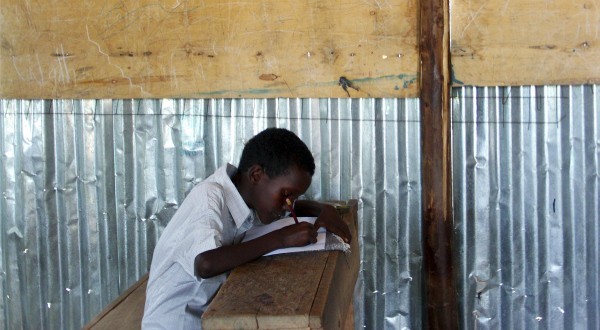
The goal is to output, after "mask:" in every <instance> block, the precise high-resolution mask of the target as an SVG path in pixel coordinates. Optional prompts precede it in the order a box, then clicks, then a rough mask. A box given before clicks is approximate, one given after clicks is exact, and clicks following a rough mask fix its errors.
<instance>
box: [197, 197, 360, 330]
mask: <svg viewBox="0 0 600 330" xmlns="http://www.w3.org/2000/svg"><path fill="white" fill-rule="evenodd" d="M356 214H357V201H355V200H353V201H352V204H351V209H350V212H348V213H346V214H345V215H344V216H343V218H344V220H346V221H347V223H348V224H349V225H350V230H351V232H352V234H353V237H354V239H353V241H352V244H351V245H352V247H351V249H352V250H351V251H353V252H352V253H349V254H344V253H343V252H339V251H331V252H328V251H322V252H304V253H292V254H281V255H275V256H269V257H262V258H260V259H258V260H255V261H253V262H251V263H248V264H245V265H242V266H240V267H237V268H235V269H234V270H233V271H232V272H231V274H230V276H229V277H228V278H227V281H226V282H225V284H223V286H222V287H221V289H220V290H219V292H218V293H217V295H216V296H215V298H214V299H213V301H212V302H211V303H210V305H209V307H208V309H207V310H206V312H205V313H204V315H203V316H202V327H203V329H240V328H245V329H341V328H343V327H352V325H351V324H349V322H347V320H348V319H349V318H350V317H349V316H348V314H347V313H348V311H349V310H350V311H351V310H352V309H350V308H349V306H351V305H352V296H353V293H354V291H353V290H354V284H355V282H356V278H357V276H358V268H359V258H360V256H359V255H360V252H359V246H358V237H357V231H356V228H357V227H356Z"/></svg>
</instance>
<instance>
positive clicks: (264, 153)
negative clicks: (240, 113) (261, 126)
mask: <svg viewBox="0 0 600 330" xmlns="http://www.w3.org/2000/svg"><path fill="white" fill-rule="evenodd" d="M252 165H260V166H261V167H262V168H263V170H264V171H265V173H266V174H267V175H268V176H269V177H271V178H275V177H277V176H280V175H282V174H286V173H287V172H289V169H290V167H292V166H294V165H295V166H297V167H298V168H299V169H301V170H304V171H306V172H308V173H310V175H311V176H312V175H313V174H315V159H314V158H313V156H312V153H311V152H310V150H309V149H308V147H307V146H306V144H304V142H302V140H300V138H298V136H296V134H294V133H293V132H291V131H288V130H287V129H284V128H275V127H272V128H267V129H266V130H264V131H262V132H260V133H258V134H257V135H255V136H254V137H253V138H251V139H250V140H249V141H248V143H246V145H245V146H244V150H243V151H242V157H241V158H240V164H239V166H238V169H239V170H240V172H246V171H247V170H248V169H249V168H250V167H251V166H252Z"/></svg>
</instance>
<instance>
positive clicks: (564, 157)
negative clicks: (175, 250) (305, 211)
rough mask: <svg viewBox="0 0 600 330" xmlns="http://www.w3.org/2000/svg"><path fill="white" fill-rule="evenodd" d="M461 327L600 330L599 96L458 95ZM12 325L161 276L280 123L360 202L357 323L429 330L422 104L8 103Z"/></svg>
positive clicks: (5, 286)
mask: <svg viewBox="0 0 600 330" xmlns="http://www.w3.org/2000/svg"><path fill="white" fill-rule="evenodd" d="M452 100H453V118H452V127H453V133H452V134H453V168H454V176H453V180H454V183H453V184H454V205H455V211H454V214H455V222H456V229H457V230H456V234H457V237H456V246H457V251H458V252H457V257H458V259H457V262H458V265H457V266H458V267H457V268H458V274H457V275H458V281H459V286H458V288H459V290H460V292H459V294H460V308H461V313H460V315H461V323H462V325H463V327H464V328H469V329H471V328H485V329H488V328H490V329H495V328H515V329H525V328H527V329H529V328H553V329H554V328H556V329H562V328H565V329H571V328H585V329H599V328H600V285H599V284H598V283H600V275H599V273H600V272H599V266H598V264H599V263H600V205H599V204H600V198H599V197H600V196H599V195H600V182H599V180H600V179H599V177H600V174H599V173H600V115H599V112H600V88H599V87H598V86H565V87H558V86H546V87H520V88H514V87H513V88H509V87H506V88H471V87H465V88H457V89H454V90H453V99H452ZM0 111H1V114H2V116H1V117H0V137H1V139H2V140H0V151H1V155H2V158H1V159H2V169H1V171H2V172H1V173H0V174H1V175H0V191H2V199H0V217H1V220H2V221H1V223H0V226H1V228H0V229H1V232H0V252H1V255H2V259H1V260H0V271H1V273H0V276H1V280H2V285H1V286H0V294H1V296H2V299H1V300H0V303H1V304H0V310H1V313H0V317H1V322H0V326H1V327H4V328H6V329H14V328H28V329H37V328H48V329H59V328H60V329H62V328H65V329H74V328H79V327H80V326H81V325H82V324H83V323H85V322H86V321H87V320H89V319H91V318H92V317H93V316H94V315H95V314H96V313H98V312H99V311H100V310H101V308H102V307H103V306H105V305H106V304H108V303H109V302H110V301H111V300H112V299H114V298H115V297H116V296H118V294H119V293H121V292H123V291H124V290H125V289H126V288H127V287H128V286H130V285H131V284H133V283H134V282H135V281H136V280H137V279H138V278H139V277H140V276H141V275H142V274H144V273H145V272H146V271H147V269H148V266H149V261H150V255H151V251H152V248H153V247H154V244H155V242H156V239H157V237H158V236H159V235H160V231H161V229H162V228H163V227H164V225H165V224H166V223H167V222H168V220H169V219H170V216H171V215H172V214H173V212H174V211H175V209H176V207H177V205H179V203H180V202H181V200H182V199H183V198H184V196H185V194H186V193H187V192H188V191H189V190H190V189H191V187H192V186H193V185H194V184H195V183H197V182H198V181H199V180H201V179H202V178H204V177H205V176H207V175H208V174H210V173H212V171H214V170H215V169H216V168H217V167H218V166H219V165H221V164H222V163H224V162H233V163H236V162H237V159H238V157H239V155H240V152H241V149H242V145H243V142H244V141H245V140H246V139H248V138H249V137H250V136H252V135H253V134H255V133H256V132H258V131H260V130H262V129H263V128H265V127H268V126H281V127H287V128H290V129H292V130H294V131H296V132H297V133H298V134H299V135H300V136H301V137H302V138H303V139H304V140H305V141H306V142H307V144H308V145H309V147H310V148H311V149H312V150H313V152H314V154H315V159H316V161H317V163H318V168H317V173H316V174H315V177H314V179H313V185H312V186H311V188H310V191H309V192H308V195H309V197H312V198H322V199H348V198H358V199H360V200H361V204H360V205H361V207H360V211H359V212H360V222H361V227H360V232H361V243H362V251H361V257H362V267H361V274H360V275H361V279H360V281H359V285H358V291H357V293H358V296H359V297H361V298H362V299H358V306H357V307H358V308H357V310H356V318H357V328H360V327H362V326H364V327H365V328H368V329H383V328H386V329H401V328H414V329H418V328H421V326H422V323H421V318H422V307H421V305H422V295H421V285H422V279H421V275H422V273H421V266H422V254H421V242H420V236H421V229H420V219H421V216H420V212H421V204H420V197H421V180H420V168H421V164H420V159H421V155H420V153H421V151H420V139H421V137H420V123H419V119H420V115H419V113H418V111H419V110H418V101H417V100H393V99H392V100H388V99H384V100H381V99H361V100H345V99H344V100H338V99H319V100H315V99H310V100H297V99H272V100H148V101H138V100H101V101H93V100H91V101H88V100H83V101H82V100H78V101H12V100H4V101H1V103H0Z"/></svg>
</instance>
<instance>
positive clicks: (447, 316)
mask: <svg viewBox="0 0 600 330" xmlns="http://www.w3.org/2000/svg"><path fill="white" fill-rule="evenodd" d="M448 11H449V8H448V1H447V0H423V1H421V2H420V17H421V32H420V49H419V52H420V57H421V65H422V66H421V81H420V84H421V85H420V106H421V130H422V136H423V139H422V150H423V152H422V156H421V157H422V177H423V183H422V186H423V191H422V201H423V203H422V207H423V224H422V226H423V251H424V255H423V272H424V275H425V278H424V282H425V302H426V305H425V315H426V319H425V324H424V328H426V329H458V304H457V300H456V297H457V291H456V281H455V280H454V270H453V266H454V261H453V252H452V250H453V248H454V244H453V233H454V230H453V221H452V219H453V215H452V170H451V169H452V166H451V165H452V159H451V150H450V147H451V143H450V141H451V140H450V128H451V123H450V118H451V117H452V116H451V111H450V102H449V100H450V98H449V96H450V95H449V89H450V77H449V71H448V57H449V44H448V38H449V31H448V23H447V22H448V18H449V13H448Z"/></svg>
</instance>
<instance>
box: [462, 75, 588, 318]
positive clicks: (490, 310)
mask: <svg viewBox="0 0 600 330" xmlns="http://www.w3.org/2000/svg"><path fill="white" fill-rule="evenodd" d="M452 102H453V118H452V128H453V133H452V135H453V173H454V175H453V186H454V188H453V189H454V216H455V222H456V223H455V225H456V233H457V235H458V236H457V238H456V244H457V247H458V260H457V263H458V264H459V265H458V274H457V275H458V281H459V294H460V307H461V311H460V317H461V322H462V326H463V328H466V329H600V272H599V267H600V266H599V265H600V87H599V86H589V85H588V86H562V87H561V86H544V87H534V86H531V87H512V88H511V87H505V88H473V87H464V88H457V89H454V90H453V98H452Z"/></svg>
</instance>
